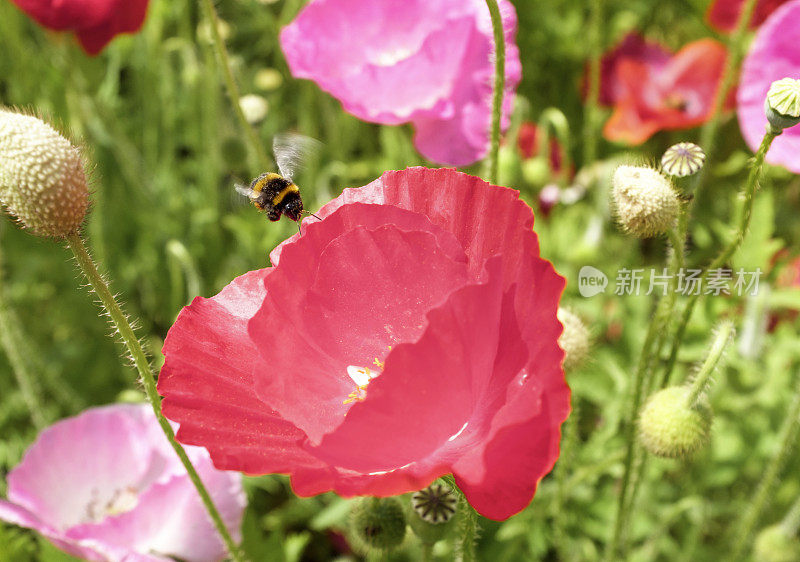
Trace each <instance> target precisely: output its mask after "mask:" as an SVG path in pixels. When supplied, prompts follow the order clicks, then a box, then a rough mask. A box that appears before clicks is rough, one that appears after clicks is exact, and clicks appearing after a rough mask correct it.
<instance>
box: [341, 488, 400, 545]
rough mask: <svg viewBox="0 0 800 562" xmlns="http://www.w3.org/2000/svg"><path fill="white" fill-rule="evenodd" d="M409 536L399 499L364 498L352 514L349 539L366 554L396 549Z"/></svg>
mask: <svg viewBox="0 0 800 562" xmlns="http://www.w3.org/2000/svg"><path fill="white" fill-rule="evenodd" d="M405 535H406V515H405V512H404V511H403V505H402V503H400V500H398V499H397V498H372V497H370V498H361V499H359V500H356V501H355V502H354V503H353V507H352V508H351V511H350V536H351V538H352V539H353V541H354V543H355V544H354V545H353V546H355V547H356V548H357V549H359V550H362V551H364V552H370V551H374V550H379V551H386V550H391V549H393V548H397V547H398V546H400V544H401V543H402V542H403V538H405Z"/></svg>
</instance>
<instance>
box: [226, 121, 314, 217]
mask: <svg viewBox="0 0 800 562" xmlns="http://www.w3.org/2000/svg"><path fill="white" fill-rule="evenodd" d="M317 145H318V142H317V141H315V140H314V139H310V138H308V137H303V136H301V135H292V134H285V135H278V136H276V137H275V138H274V139H273V140H272V150H273V152H274V154H275V163H276V164H277V166H278V172H280V173H275V172H267V173H264V174H261V175H260V176H258V177H257V178H256V179H254V180H253V181H252V182H251V183H250V185H249V186H244V185H236V191H238V192H239V193H241V194H242V195H244V196H246V197H248V198H249V199H250V201H252V203H253V205H255V207H256V208H257V209H258V210H259V211H264V212H265V213H267V218H268V219H269V220H271V221H277V220H280V218H281V215H286V216H287V217H288V218H290V219H291V220H293V221H295V222H296V223H298V227H299V223H300V219H301V218H302V215H303V213H308V214H309V215H311V214H312V213H309V212H308V211H304V210H303V199H302V198H301V197H300V188H299V187H297V185H295V183H294V181H292V176H293V175H294V172H295V171H296V170H297V167H298V166H299V165H300V163H301V162H302V160H303V158H304V157H305V156H307V155H308V153H309V152H311V151H312V150H313V149H315V148H316V146H317ZM313 216H316V215H313Z"/></svg>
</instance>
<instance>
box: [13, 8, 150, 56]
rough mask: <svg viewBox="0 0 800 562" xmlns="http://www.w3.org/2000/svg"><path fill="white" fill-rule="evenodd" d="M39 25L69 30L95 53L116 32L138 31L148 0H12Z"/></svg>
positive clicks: (84, 46) (86, 49) (84, 47)
mask: <svg viewBox="0 0 800 562" xmlns="http://www.w3.org/2000/svg"><path fill="white" fill-rule="evenodd" d="M12 1H13V2H14V4H16V5H17V6H19V8H20V9H21V10H22V11H23V12H25V13H26V14H28V15H29V16H30V17H32V18H33V19H34V20H36V21H37V22H38V23H39V24H40V25H42V26H44V27H46V28H48V29H52V30H54V31H73V32H74V33H75V36H76V37H77V38H78V42H79V43H80V44H81V46H82V47H83V49H84V50H85V51H86V52H87V53H89V54H90V55H96V54H97V53H99V52H100V51H102V50H103V47H105V46H106V45H107V44H108V43H109V42H110V41H111V40H112V39H113V38H114V37H115V36H116V35H119V34H120V33H134V32H136V31H139V29H140V28H141V27H142V23H144V17H145V14H146V12H147V2H148V0H12Z"/></svg>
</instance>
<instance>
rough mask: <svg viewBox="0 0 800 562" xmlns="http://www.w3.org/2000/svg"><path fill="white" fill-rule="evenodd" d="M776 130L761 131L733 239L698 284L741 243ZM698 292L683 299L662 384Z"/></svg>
mask: <svg viewBox="0 0 800 562" xmlns="http://www.w3.org/2000/svg"><path fill="white" fill-rule="evenodd" d="M778 134H780V133H775V132H773V131H771V130H769V131H767V132H766V133H765V134H764V138H763V139H762V140H761V145H760V146H759V147H758V151H757V152H756V154H755V156H754V158H753V163H752V165H751V168H750V173H749V174H748V176H747V182H746V183H745V188H744V204H743V207H742V214H741V216H740V217H739V224H738V225H737V228H736V231H735V232H734V236H733V239H732V240H731V241H730V242H729V243H728V244H727V245H726V246H725V247H724V248H723V249H722V251H721V252H720V253H719V255H718V256H717V257H716V258H714V261H712V262H711V265H709V266H708V267H707V268H706V269H705V270H704V271H703V273H702V274H701V276H700V285H701V286H702V284H703V283H705V281H706V280H707V278H708V276H709V274H710V272H711V271H714V270H717V269H719V268H720V267H722V266H723V265H725V264H726V263H727V262H728V260H729V259H730V258H731V257H732V256H733V254H735V253H736V250H738V249H739V246H741V245H742V241H743V240H744V237H745V235H746V234H747V229H748V228H749V227H750V219H751V218H752V216H753V200H754V198H755V194H756V191H757V190H758V182H759V180H760V179H761V174H762V172H763V169H764V158H765V157H766V156H767V152H768V151H769V147H770V146H771V145H772V141H773V140H775V137H776V136H778ZM700 296H701V294H700V291H696V292H694V293H692V294H691V295H689V298H688V300H687V301H686V305H685V307H684V309H683V314H682V315H681V319H680V323H679V324H678V328H677V330H676V332H675V337H674V338H673V340H672V347H671V350H670V354H669V359H668V360H667V366H666V370H665V372H664V376H663V378H662V386H663V385H664V384H666V382H668V381H669V378H670V375H671V374H672V369H673V368H674V367H675V362H676V359H677V356H678V350H679V349H680V346H681V343H682V342H683V336H684V334H685V333H686V326H687V325H688V324H689V320H690V319H691V317H692V312H693V311H694V306H695V305H696V304H697V301H698V300H699V298H700Z"/></svg>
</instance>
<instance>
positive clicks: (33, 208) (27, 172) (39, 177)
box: [0, 109, 89, 238]
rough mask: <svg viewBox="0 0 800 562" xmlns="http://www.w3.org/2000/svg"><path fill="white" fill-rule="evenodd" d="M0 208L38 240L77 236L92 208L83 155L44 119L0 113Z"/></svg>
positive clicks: (1, 111) (8, 112)
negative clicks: (44, 237)
mask: <svg viewBox="0 0 800 562" xmlns="http://www.w3.org/2000/svg"><path fill="white" fill-rule="evenodd" d="M0 203H2V204H3V206H4V207H5V208H6V209H7V210H8V212H9V213H11V214H12V215H13V216H15V217H16V218H17V219H18V220H19V222H20V223H22V225H23V226H24V227H26V228H28V229H30V230H31V231H33V233H34V234H37V235H39V236H54V237H57V238H63V237H65V236H67V235H70V234H73V233H75V232H77V230H78V229H79V228H80V226H81V224H82V223H83V219H84V218H85V216H86V209H87V207H88V206H89V190H88V188H87V187H86V175H85V173H84V170H83V162H82V161H81V155H80V151H79V150H78V149H77V148H76V147H74V146H73V145H72V144H71V143H70V142H69V141H68V140H67V139H66V138H64V137H63V136H61V135H60V134H59V133H58V132H57V131H56V130H55V129H53V128H52V127H51V126H50V125H48V124H47V123H45V122H44V121H42V120H41V119H38V118H36V117H33V116H31V115H24V114H21V113H15V112H12V111H7V110H3V109H0Z"/></svg>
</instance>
